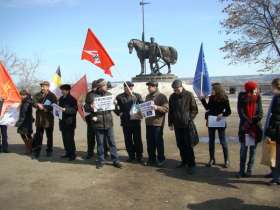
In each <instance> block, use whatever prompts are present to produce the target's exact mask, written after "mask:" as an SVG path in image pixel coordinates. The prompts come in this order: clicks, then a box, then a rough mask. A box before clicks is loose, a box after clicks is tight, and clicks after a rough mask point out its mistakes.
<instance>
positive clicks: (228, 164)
mask: <svg viewBox="0 0 280 210" xmlns="http://www.w3.org/2000/svg"><path fill="white" fill-rule="evenodd" d="M229 167H230V162H229V161H228V160H227V161H226V162H225V164H224V165H223V168H229Z"/></svg>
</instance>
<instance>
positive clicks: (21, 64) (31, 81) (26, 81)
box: [0, 48, 40, 91]
mask: <svg viewBox="0 0 280 210" xmlns="http://www.w3.org/2000/svg"><path fill="white" fill-rule="evenodd" d="M0 62H2V63H3V64H4V65H5V67H6V68H7V69H8V71H9V73H10V74H11V75H13V76H15V77H17V79H18V84H17V86H18V87H19V88H21V89H28V90H30V91H32V90H33V89H34V87H35V86H36V85H37V83H38V79H37V78H36V73H37V70H38V68H39V65H40V59H39V58H34V59H33V60H31V59H20V58H19V57H18V56H17V55H16V54H15V53H11V52H10V51H9V50H7V48H3V49H0Z"/></svg>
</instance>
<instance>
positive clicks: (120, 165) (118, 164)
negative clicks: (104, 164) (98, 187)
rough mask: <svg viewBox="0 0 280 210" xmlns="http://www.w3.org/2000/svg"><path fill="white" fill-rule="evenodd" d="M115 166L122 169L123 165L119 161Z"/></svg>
mask: <svg viewBox="0 0 280 210" xmlns="http://www.w3.org/2000/svg"><path fill="white" fill-rule="evenodd" d="M113 166H114V167H116V168H122V164H121V163H120V162H118V161H117V162H114V163H113Z"/></svg>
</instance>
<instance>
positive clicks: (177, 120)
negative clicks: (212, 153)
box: [168, 80, 198, 174]
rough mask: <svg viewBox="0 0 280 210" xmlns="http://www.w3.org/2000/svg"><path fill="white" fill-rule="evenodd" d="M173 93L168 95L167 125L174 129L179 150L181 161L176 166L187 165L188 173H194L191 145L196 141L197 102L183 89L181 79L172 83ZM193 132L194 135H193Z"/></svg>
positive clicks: (193, 156)
mask: <svg viewBox="0 0 280 210" xmlns="http://www.w3.org/2000/svg"><path fill="white" fill-rule="evenodd" d="M172 88H173V90H174V93H173V94H172V95H171V96H170V97H169V112H168V126H169V128H170V130H174V131H175V136H176V143H177V147H178V148H179V151H180V156H181V163H180V164H179V165H178V166H177V168H181V167H185V166H186V165H187V167H188V173H189V174H194V173H195V166H196V163H195V155H194V149H193V147H194V146H195V144H197V143H198V142H196V143H195V142H193V141H194V139H198V135H197V132H193V131H192V129H194V128H195V124H194V122H193V120H194V118H195V117H196V115H197V113H198V108H197V104H196V101H195V98H194V96H193V94H192V93H191V92H189V91H187V90H186V89H184V87H183V84H182V81H181V80H175V81H173V83H172ZM194 133H195V135H196V137H195V136H193V134H194Z"/></svg>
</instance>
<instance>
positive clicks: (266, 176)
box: [264, 172, 272, 179]
mask: <svg viewBox="0 0 280 210" xmlns="http://www.w3.org/2000/svg"><path fill="white" fill-rule="evenodd" d="M264 178H267V179H270V178H272V173H271V172H270V173H269V174H266V175H264Z"/></svg>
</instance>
